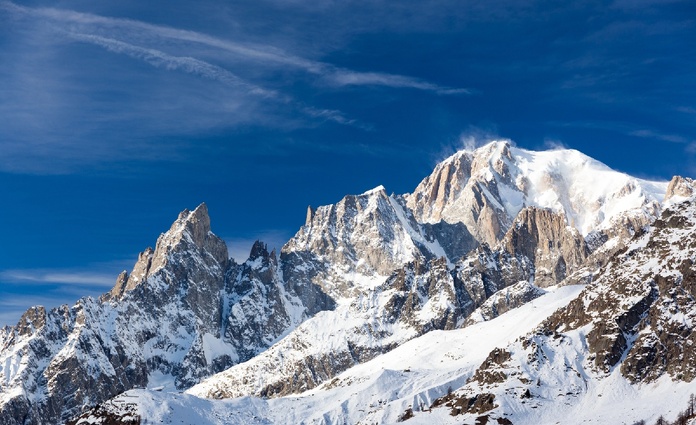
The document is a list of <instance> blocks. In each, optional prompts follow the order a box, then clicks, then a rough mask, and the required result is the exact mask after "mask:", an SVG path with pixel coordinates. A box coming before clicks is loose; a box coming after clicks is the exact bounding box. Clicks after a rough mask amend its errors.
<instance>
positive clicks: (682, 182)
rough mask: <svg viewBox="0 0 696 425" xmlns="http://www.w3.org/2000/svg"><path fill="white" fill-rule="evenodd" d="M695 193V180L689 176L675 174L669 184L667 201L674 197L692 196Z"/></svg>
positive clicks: (666, 195)
mask: <svg viewBox="0 0 696 425" xmlns="http://www.w3.org/2000/svg"><path fill="white" fill-rule="evenodd" d="M693 194H694V181H693V180H692V179H690V178H688V177H681V176H674V177H673V178H672V180H671V181H670V182H669V185H668V186H667V192H666V193H665V201H669V200H670V199H672V198H674V197H681V198H690V197H691V196H693Z"/></svg>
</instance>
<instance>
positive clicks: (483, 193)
mask: <svg viewBox="0 0 696 425" xmlns="http://www.w3.org/2000/svg"><path fill="white" fill-rule="evenodd" d="M665 191H666V185H664V184H661V183H659V184H656V183H653V182H647V181H643V180H639V179H635V178H632V177H630V176H627V175H623V174H619V173H616V172H614V171H612V170H610V169H608V168H607V167H606V166H604V165H603V164H600V163H598V162H597V161H594V160H593V159H591V158H589V157H587V156H585V155H583V154H581V153H580V152H577V151H572V150H564V151H547V152H532V151H526V150H522V149H517V148H515V147H513V146H511V145H510V143H509V142H493V143H490V144H488V145H486V146H483V147H481V148H479V149H476V150H475V151H461V152H458V153H456V154H454V155H453V156H451V157H449V158H447V159H446V160H444V161H443V162H442V163H440V164H438V166H437V167H436V168H435V171H434V172H433V173H432V174H431V175H430V176H428V177H426V178H425V179H424V180H423V181H422V182H421V183H420V184H419V185H418V187H417V188H416V190H415V191H414V192H413V194H410V195H408V196H407V198H406V199H407V205H408V207H409V208H410V209H411V210H413V213H414V216H415V217H416V219H417V220H418V221H420V222H427V223H437V222H440V221H445V222H448V223H456V222H461V223H463V224H465V225H466V227H467V228H468V229H469V232H471V234H472V235H474V237H475V238H476V240H478V241H479V242H485V243H487V244H488V245H490V246H493V245H495V244H496V243H497V242H498V241H499V240H500V239H501V238H502V237H503V235H504V234H505V232H507V230H508V229H509V227H510V226H511V225H512V223H513V220H514V219H515V217H516V216H517V214H518V213H519V212H520V211H521V210H522V209H523V208H525V207H539V208H545V209H550V210H552V211H554V212H556V213H559V214H563V215H565V216H566V219H567V222H568V224H569V225H571V226H572V227H575V228H577V229H578V230H579V231H580V233H581V234H582V235H583V236H587V235H589V234H590V233H591V232H592V231H597V230H602V229H609V228H613V227H615V226H616V224H615V223H614V221H615V220H619V219H620V217H621V216H622V215H623V214H624V213H625V212H627V211H631V215H635V216H647V217H648V221H652V219H654V218H655V217H656V215H657V214H658V213H659V209H660V202H661V201H662V199H663V195H664V193H665Z"/></svg>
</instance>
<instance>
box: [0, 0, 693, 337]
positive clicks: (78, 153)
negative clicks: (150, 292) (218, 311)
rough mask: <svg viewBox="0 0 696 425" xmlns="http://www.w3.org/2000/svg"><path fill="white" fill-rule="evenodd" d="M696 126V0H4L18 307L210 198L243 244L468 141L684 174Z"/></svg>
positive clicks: (94, 281) (2, 176)
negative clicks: (559, 151)
mask: <svg viewBox="0 0 696 425" xmlns="http://www.w3.org/2000/svg"><path fill="white" fill-rule="evenodd" d="M564 3H571V4H564ZM695 130H696V6H695V5H694V4H693V2H690V1H669V0H660V1H653V0H617V1H613V2H611V1H607V2H599V1H580V2H551V1H539V2H534V1H526V0H525V1H509V0H487V1H461V0H433V1H417V2H416V1H414V2H408V1H405V2H394V1H392V2H386V1H379V0H370V1H353V0H342V1H331V0H313V1H305V0H282V1H281V0H255V1H241V2H224V3H223V2H217V1H210V0H201V1H196V2H192V1H179V0H175V1H168V2H158V1H152V2H142V1H130V0H120V1H109V0H105V1H101V2H93V1H57V2H56V1H54V2H45V1H21V2H20V1H15V2H8V1H4V0H0V191H1V192H0V193H2V199H3V201H4V205H3V208H2V209H1V210H0V221H1V222H2V223H3V224H4V231H3V232H2V235H3V236H2V243H1V244H0V325H2V324H5V323H7V324H9V323H14V322H16V320H17V319H18V318H19V316H20V315H21V312H22V311H23V310H24V309H26V308H27V307H28V306H30V305H32V304H43V305H46V306H49V307H53V306H56V305H59V304H61V303H65V302H68V303H69V302H72V301H74V300H76V299H77V298H79V297H80V296H82V295H98V294H100V293H102V292H105V291H106V290H108V289H109V287H110V286H111V285H112V284H113V282H114V280H115V278H116V275H117V274H118V272H119V271H120V270H122V269H130V268H131V266H132V264H133V262H134V261H135V259H136V258H137V254H138V252H139V251H141V250H143V249H144V248H146V247H147V246H152V245H154V243H155V241H156V238H157V236H158V235H159V234H160V232H163V231H165V230H166V229H167V228H168V227H169V225H170V224H171V222H172V221H173V220H174V219H175V218H176V216H177V214H178V212H179V211H180V210H182V209H184V208H194V207H195V206H196V205H198V204H199V203H200V202H203V201H205V202H206V203H207V204H208V206H209V210H210V213H211V218H212V226H213V231H214V232H216V233H217V234H218V235H220V236H221V237H223V238H224V239H225V240H227V241H228V242H230V243H231V252H232V253H233V254H234V255H235V256H240V255H242V254H240V252H243V251H246V250H247V249H248V248H249V246H250V241H253V240H254V239H256V238H260V239H263V240H266V241H267V242H268V243H269V244H270V245H272V246H273V245H275V246H278V247H280V245H282V243H283V242H284V241H285V240H287V239H288V238H289V237H290V236H292V234H294V232H295V231H296V230H297V229H298V228H299V226H301V225H302V223H303V220H304V215H305V211H306V207H307V205H310V204H311V205H315V206H316V205H323V204H329V203H333V202H336V201H338V200H339V199H340V198H341V197H342V196H344V195H345V194H348V193H360V192H363V191H365V190H367V189H370V188H372V187H375V186H377V185H379V184H383V185H384V186H385V187H386V188H387V190H388V191H390V192H395V193H404V192H408V191H411V190H413V188H415V186H416V185H417V183H418V182H419V181H420V179H422V178H423V177H424V176H426V175H427V174H428V173H429V172H430V171H431V170H432V168H433V166H434V165H435V164H436V162H437V161H438V160H441V159H443V158H444V157H445V156H447V155H449V154H451V153H453V152H454V151H456V150H458V149H460V148H462V147H463V146H464V143H465V142H466V141H474V142H476V143H480V142H484V141H486V140H488V139H490V138H496V137H500V138H508V139H511V140H513V141H514V142H515V143H516V144H517V145H518V146H521V147H525V148H531V149H543V148H546V147H551V146H559V145H561V146H566V147H571V148H574V149H578V150H581V151H583V152H585V153H586V154H588V155H590V156H592V157H594V158H596V159H598V160H600V161H602V162H604V163H606V164H607V165H609V166H611V167H612V168H615V169H618V170H621V171H625V172H628V173H630V174H634V175H637V176H640V177H648V178H654V179H663V180H666V179H669V178H670V177H671V176H672V175H674V174H680V175H687V176H694V175H696V172H695V171H696V168H695V166H696V132H695Z"/></svg>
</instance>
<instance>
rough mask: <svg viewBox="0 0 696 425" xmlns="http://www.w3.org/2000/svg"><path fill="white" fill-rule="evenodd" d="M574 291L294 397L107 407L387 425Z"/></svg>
mask: <svg viewBox="0 0 696 425" xmlns="http://www.w3.org/2000/svg"><path fill="white" fill-rule="evenodd" d="M581 289H582V287H580V286H568V287H562V288H551V291H549V292H548V293H547V294H545V295H543V296H542V297H540V298H537V299H536V300H534V301H532V302H530V303H528V304H526V305H524V306H522V307H520V308H518V309H515V310H511V311H510V312H508V313H505V314H503V315H501V316H499V317H497V318H496V319H493V320H491V321H488V322H483V323H478V324H476V325H473V326H470V327H467V328H464V329H458V330H453V331H433V332H430V333H427V334H425V335H423V336H421V337H419V338H416V339H413V340H411V341H409V342H407V343H405V344H403V345H401V346H399V347H397V348H395V349H394V350H392V351H390V352H388V353H386V354H383V355H381V356H378V357H376V358H374V359H373V360H370V361H369V362H366V363H363V364H360V365H357V366H355V367H353V368H351V369H349V370H348V371H346V372H344V373H342V374H340V375H338V376H337V377H336V378H335V379H333V380H331V381H330V382H327V383H325V384H323V385H322V386H320V387H317V388H315V389H312V390H310V391H307V392H304V393H302V394H299V395H292V396H286V397H280V398H275V399H268V400H267V399H260V398H255V397H241V398H236V399H226V400H210V399H201V398H198V397H195V396H193V395H191V394H176V393H165V392H157V391H148V390H132V391H129V392H126V393H124V394H122V395H121V396H119V397H117V398H116V399H114V400H112V401H110V402H109V403H110V405H112V406H114V411H115V412H121V411H123V408H120V407H118V406H120V405H121V404H131V405H134V406H136V409H135V411H137V414H138V415H139V416H140V417H142V418H147V420H148V422H151V423H165V424H167V423H171V424H174V423H181V422H180V421H183V423H188V424H194V423H196V424H220V423H226V424H299V423H305V424H329V423H331V424H339V423H394V422H397V421H398V419H399V417H400V416H401V415H403V413H404V412H405V411H406V409H408V408H409V407H414V408H415V410H418V409H420V408H421V406H424V407H427V406H430V404H432V402H433V401H434V400H435V399H436V398H438V397H441V396H443V395H445V394H446V393H447V390H448V388H450V387H451V388H458V387H460V386H462V385H463V384H464V383H465V382H466V380H467V378H468V377H469V376H471V374H472V373H473V372H474V370H475V369H476V368H477V367H478V366H479V364H480V363H481V362H482V361H483V359H485V357H486V356H487V354H488V352H489V351H490V350H492V349H493V348H495V347H496V346H501V345H505V344H507V343H508V342H510V341H513V340H515V339H517V338H518V337H519V336H521V335H524V334H525V333H527V332H529V331H530V330H532V329H533V328H534V327H536V326H537V325H538V324H539V323H540V322H541V321H542V320H543V319H544V318H545V317H547V316H548V315H549V314H551V313H552V312H553V311H554V310H556V309H557V308H559V307H561V306H563V305H565V304H567V303H568V302H569V301H570V300H571V299H573V298H574V297H575V296H577V294H578V293H579V292H580V290H581ZM192 392H193V391H192ZM423 415H427V416H429V418H428V419H427V421H426V422H421V423H433V422H432V419H433V417H432V416H431V415H434V416H436V417H437V420H439V421H443V422H442V423H459V421H457V420H454V419H451V417H449V415H448V414H447V412H444V411H443V412H441V411H433V413H432V414H428V413H424V414H423ZM417 419H418V417H417V418H416V420H417ZM428 421H430V422H428ZM82 423H89V422H82ZM414 423H417V422H414Z"/></svg>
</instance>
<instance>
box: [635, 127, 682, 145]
mask: <svg viewBox="0 0 696 425" xmlns="http://www.w3.org/2000/svg"><path fill="white" fill-rule="evenodd" d="M630 135H631V136H636V137H642V138H646V139H657V140H662V141H663V142H670V143H689V142H690V141H691V140H689V139H688V138H686V137H684V136H680V135H678V134H663V133H658V132H655V131H652V130H636V131H632V132H631V133H630Z"/></svg>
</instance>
